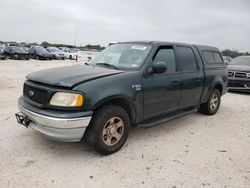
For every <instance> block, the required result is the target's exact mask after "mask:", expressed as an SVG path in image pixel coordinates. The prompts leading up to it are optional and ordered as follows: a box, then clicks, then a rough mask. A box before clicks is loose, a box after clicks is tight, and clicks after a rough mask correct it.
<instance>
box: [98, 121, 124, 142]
mask: <svg viewBox="0 0 250 188" xmlns="http://www.w3.org/2000/svg"><path fill="white" fill-rule="evenodd" d="M123 132H124V124H123V121H122V119H121V118H119V117H112V118H110V119H109V120H108V121H107V122H106V124H105V126H104V128H103V131H102V139H103V142H104V143H105V144H106V145H108V146H112V145H115V144H117V143H118V142H119V141H120V140H121V138H122V136H123Z"/></svg>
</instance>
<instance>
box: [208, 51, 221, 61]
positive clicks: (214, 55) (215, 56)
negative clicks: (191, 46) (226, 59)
mask: <svg viewBox="0 0 250 188" xmlns="http://www.w3.org/2000/svg"><path fill="white" fill-rule="evenodd" d="M203 56H204V58H205V61H206V63H208V64H218V63H223V60H222V58H221V56H220V54H219V52H212V51H203Z"/></svg>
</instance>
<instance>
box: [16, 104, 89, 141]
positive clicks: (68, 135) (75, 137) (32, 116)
mask: <svg viewBox="0 0 250 188" xmlns="http://www.w3.org/2000/svg"><path fill="white" fill-rule="evenodd" d="M18 108H19V110H20V113H17V114H16V117H17V120H20V119H18V118H20V117H23V118H25V122H24V123H21V122H20V121H18V123H20V124H23V125H25V126H27V127H31V128H32V129H34V130H36V131H38V132H39V133H41V134H43V135H44V136H46V137H48V138H50V139H52V140H56V141H62V142H77V141H80V140H81V139H82V137H83V135H84V133H85V130H86V128H87V127H88V125H89V123H90V120H91V117H92V116H87V117H74V118H62V117H52V116H48V115H42V114H39V113H36V112H33V111H30V110H28V109H27V108H25V107H24V106H22V105H21V104H20V103H19V104H18Z"/></svg>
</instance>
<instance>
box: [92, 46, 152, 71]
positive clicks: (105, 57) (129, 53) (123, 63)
mask: <svg viewBox="0 0 250 188" xmlns="http://www.w3.org/2000/svg"><path fill="white" fill-rule="evenodd" d="M150 49H151V45H149V44H135V43H124V44H114V45H111V46H109V47H108V48H106V49H105V50H103V51H102V52H101V53H100V54H99V55H98V56H97V57H96V58H94V59H93V60H91V61H90V62H89V64H90V65H98V64H100V65H101V64H102V65H103V64H109V65H113V66H115V67H117V68H121V69H122V68H125V69H138V68H139V67H140V66H141V65H142V63H143V61H144V60H145V58H146V56H147V55H148V53H149V51H150Z"/></svg>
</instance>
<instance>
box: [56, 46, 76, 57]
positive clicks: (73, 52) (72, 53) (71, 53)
mask: <svg viewBox="0 0 250 188" xmlns="http://www.w3.org/2000/svg"><path fill="white" fill-rule="evenodd" d="M59 49H60V50H62V51H63V52H64V54H65V57H66V58H67V59H77V55H78V53H77V51H76V50H72V49H70V48H67V47H59Z"/></svg>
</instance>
